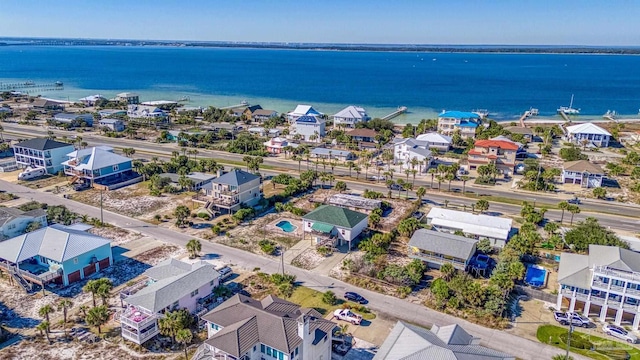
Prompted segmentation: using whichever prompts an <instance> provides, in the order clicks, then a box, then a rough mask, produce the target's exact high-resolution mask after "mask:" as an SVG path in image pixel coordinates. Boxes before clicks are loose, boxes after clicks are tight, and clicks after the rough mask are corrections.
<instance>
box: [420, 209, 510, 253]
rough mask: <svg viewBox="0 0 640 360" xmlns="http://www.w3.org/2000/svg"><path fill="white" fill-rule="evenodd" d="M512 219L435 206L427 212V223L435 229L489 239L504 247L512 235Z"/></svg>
mask: <svg viewBox="0 0 640 360" xmlns="http://www.w3.org/2000/svg"><path fill="white" fill-rule="evenodd" d="M512 223H513V220H512V219H507V218H500V217H497V216H489V215H483V214H473V213H468V212H464V211H456V210H450V209H444V208H438V207H434V208H432V209H431V210H430V211H429V213H428V214H427V224H428V225H431V227H432V229H433V230H435V231H441V232H448V233H451V234H453V233H455V232H456V231H462V232H463V233H464V234H465V236H467V237H471V238H474V239H477V240H482V239H489V241H490V242H491V245H492V246H494V247H498V248H502V247H504V245H505V244H506V243H507V240H508V239H509V237H510V235H511V231H512V230H511V224H512Z"/></svg>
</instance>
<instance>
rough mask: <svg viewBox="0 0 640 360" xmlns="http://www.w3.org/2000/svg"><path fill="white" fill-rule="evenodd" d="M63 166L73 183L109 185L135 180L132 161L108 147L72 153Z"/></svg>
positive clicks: (97, 147) (79, 150)
mask: <svg viewBox="0 0 640 360" xmlns="http://www.w3.org/2000/svg"><path fill="white" fill-rule="evenodd" d="M62 166H63V167H64V173H65V174H66V175H68V176H71V177H72V178H71V180H70V181H71V183H75V182H83V183H85V184H89V185H91V186H93V185H94V184H101V185H108V184H114V183H119V182H121V181H125V180H127V179H131V178H134V176H132V175H133V170H132V169H133V166H132V160H131V159H130V158H128V157H126V156H122V155H118V154H116V153H114V152H113V149H112V148H110V147H108V146H96V147H92V148H86V149H78V150H75V151H72V152H70V153H68V154H67V161H64V162H63V163H62ZM140 180H142V179H140Z"/></svg>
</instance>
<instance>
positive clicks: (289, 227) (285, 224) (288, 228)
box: [276, 220, 298, 233]
mask: <svg viewBox="0 0 640 360" xmlns="http://www.w3.org/2000/svg"><path fill="white" fill-rule="evenodd" d="M276 226H277V227H279V228H280V229H282V231H284V232H286V233H290V232H294V231H296V229H297V228H298V227H297V226H294V225H293V224H291V222H289V221H288V220H282V221H279V222H278V223H277V224H276Z"/></svg>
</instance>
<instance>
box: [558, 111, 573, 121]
mask: <svg viewBox="0 0 640 360" xmlns="http://www.w3.org/2000/svg"><path fill="white" fill-rule="evenodd" d="M558 114H560V116H561V117H562V118H563V119H564V121H567V122H571V119H569V116H568V115H567V114H565V113H564V111H558Z"/></svg>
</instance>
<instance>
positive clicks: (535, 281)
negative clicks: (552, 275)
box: [524, 265, 547, 287]
mask: <svg viewBox="0 0 640 360" xmlns="http://www.w3.org/2000/svg"><path fill="white" fill-rule="evenodd" d="M546 280H547V270H545V269H544V268H543V267H540V266H537V265H529V267H527V274H526V275H525V276H524V281H525V282H526V283H527V284H529V285H531V286H534V287H544V285H545V283H546Z"/></svg>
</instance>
